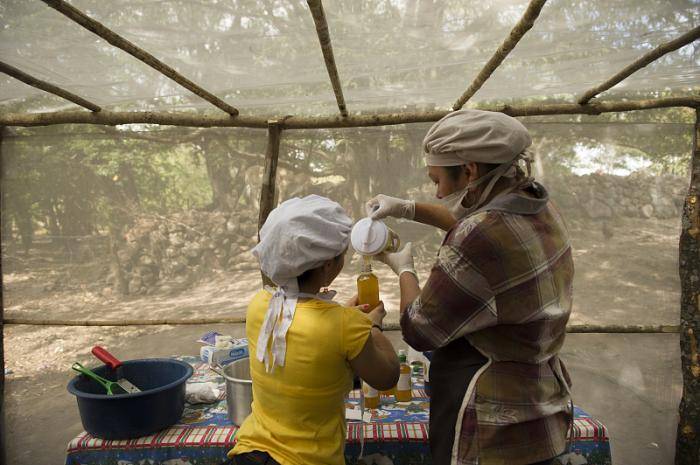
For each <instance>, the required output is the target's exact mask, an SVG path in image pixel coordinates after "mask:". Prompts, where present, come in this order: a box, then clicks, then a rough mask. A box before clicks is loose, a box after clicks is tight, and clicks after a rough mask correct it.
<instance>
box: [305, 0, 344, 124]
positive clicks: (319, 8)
mask: <svg viewBox="0 0 700 465" xmlns="http://www.w3.org/2000/svg"><path fill="white" fill-rule="evenodd" d="M307 3H308V4H309V9H311V15H312V16H313V18H314V24H315V25H316V34H317V35H318V41H319V42H320V43H321V51H322V52H323V60H324V61H325V62H326V69H327V70H328V77H329V78H330V79H331V86H333V93H335V101H336V102H337V103H338V109H339V110H340V114H341V116H343V117H346V116H348V110H347V108H346V107H345V98H344V97H343V89H342V88H341V87H340V77H339V76H338V68H337V67H336V66H335V57H334V56H333V46H332V45H331V35H330V32H329V31H328V22H327V21H326V13H325V12H324V11H323V4H322V3H321V0H307Z"/></svg>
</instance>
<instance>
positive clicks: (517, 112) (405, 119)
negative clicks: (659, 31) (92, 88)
mask: <svg viewBox="0 0 700 465" xmlns="http://www.w3.org/2000/svg"><path fill="white" fill-rule="evenodd" d="M670 107H690V108H698V107H700V96H692V97H672V98H659V99H651V100H637V101H622V102H594V103H590V104H587V105H579V104H578V103H550V104H539V105H483V106H478V107H476V108H479V109H481V110H489V111H500V112H502V113H505V114H507V115H510V116H536V115H599V114H601V113H614V112H621V111H636V110H649V109H652V108H670ZM447 113H449V111H446V110H435V111H425V112H410V113H379V114H374V115H351V116H348V117H347V118H343V117H340V116H319V117H303V116H289V117H285V118H284V119H280V123H279V125H280V128H281V129H321V128H354V127H371V126H391V125H394V124H408V123H429V122H433V121H437V120H439V119H440V118H442V117H443V116H445V115H446V114H447ZM268 119H269V118H263V117H254V116H238V117H236V118H231V117H228V116H221V115H215V114H211V113H194V114H193V113H189V112H151V111H129V112H110V111H105V110H103V111H100V112H96V113H88V112H84V111H80V112H78V111H58V112H51V113H21V114H13V113H5V114H0V126H24V127H30V126H50V125H54V124H98V125H105V126H115V125H119V124H134V123H141V124H160V125H167V126H187V127H205V128H210V127H246V128H260V129H264V128H267V127H268Z"/></svg>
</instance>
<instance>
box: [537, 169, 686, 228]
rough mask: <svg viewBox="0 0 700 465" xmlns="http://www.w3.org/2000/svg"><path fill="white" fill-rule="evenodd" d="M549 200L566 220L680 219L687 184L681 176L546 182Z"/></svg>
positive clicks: (577, 178)
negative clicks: (566, 217)
mask: <svg viewBox="0 0 700 465" xmlns="http://www.w3.org/2000/svg"><path fill="white" fill-rule="evenodd" d="M543 183H544V185H545V186H546V187H547V188H548V189H549V191H550V194H551V197H552V199H554V201H555V202H556V203H557V205H559V206H560V208H561V209H562V210H564V211H565V212H566V215H567V216H568V217H573V218H579V219H586V218H589V219H594V220H595V219H607V218H614V217H620V216H622V217H625V216H626V217H635V218H657V219H670V218H680V214H681V209H682V207H683V199H684V196H685V195H686V192H687V189H688V180H687V179H686V178H684V177H680V176H671V175H664V176H645V175H642V174H639V173H634V174H632V175H630V176H613V175H608V174H588V175H585V176H575V175H567V176H561V177H556V178H554V177H553V178H551V179H545V181H544V182H543Z"/></svg>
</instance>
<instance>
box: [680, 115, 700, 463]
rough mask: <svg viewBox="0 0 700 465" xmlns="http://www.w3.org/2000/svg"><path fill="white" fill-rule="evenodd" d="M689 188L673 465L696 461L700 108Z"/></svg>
mask: <svg viewBox="0 0 700 465" xmlns="http://www.w3.org/2000/svg"><path fill="white" fill-rule="evenodd" d="M690 168H691V172H690V187H689V189H688V196H687V197H686V200H685V205H684V207H683V217H682V219H681V221H682V223H681V224H682V229H681V239H680V243H679V254H678V255H679V272H680V278H681V325H680V328H681V331H680V344H681V366H682V370H683V397H682V398H681V403H680V406H679V409H678V410H679V414H680V415H679V421H678V431H677V434H676V465H697V464H698V463H700V354H699V353H698V350H699V349H698V340H699V339H700V309H698V306H699V305H700V298H699V296H700V110H696V112H695V128H694V132H693V154H692V159H691V166H690Z"/></svg>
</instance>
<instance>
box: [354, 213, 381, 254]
mask: <svg viewBox="0 0 700 465" xmlns="http://www.w3.org/2000/svg"><path fill="white" fill-rule="evenodd" d="M388 236H389V228H387V227H386V225H385V224H384V223H383V222H381V221H379V220H373V219H372V218H362V219H361V220H360V221H358V222H357V223H355V226H353V227H352V232H351V233H350V242H352V246H353V248H354V249H355V250H356V251H357V253H359V254H362V255H376V254H378V253H380V252H382V251H383V250H384V247H385V246H386V242H387V238H388Z"/></svg>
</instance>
